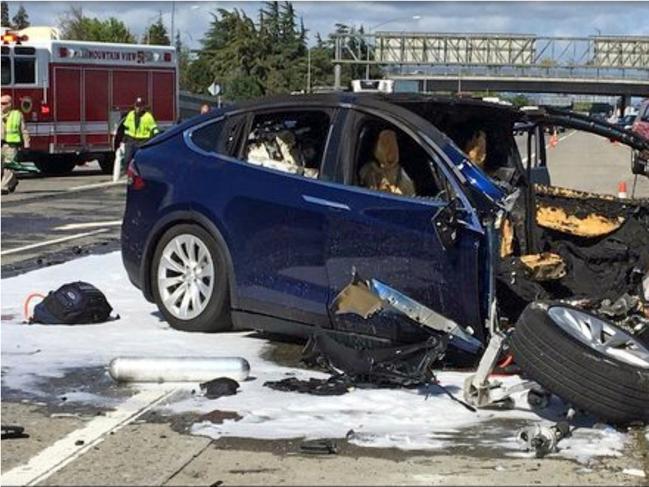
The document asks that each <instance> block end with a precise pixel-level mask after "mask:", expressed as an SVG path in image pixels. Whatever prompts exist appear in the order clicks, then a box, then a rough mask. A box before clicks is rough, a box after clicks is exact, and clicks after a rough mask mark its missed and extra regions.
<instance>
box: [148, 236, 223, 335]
mask: <svg viewBox="0 0 649 487" xmlns="http://www.w3.org/2000/svg"><path fill="white" fill-rule="evenodd" d="M190 252H191V253H190ZM210 265H211V267H210ZM192 266H193V267H192ZM210 269H211V271H210ZM181 271H182V272H181ZM150 277H151V284H152V286H151V289H152V291H153V297H154V300H155V302H156V304H157V305H158V309H159V310H160V312H161V313H162V315H163V316H164V318H165V319H166V320H167V322H168V323H169V324H170V325H171V326H172V327H173V328H175V329H177V330H181V331H190V332H219V331H228V330H231V329H232V320H231V317H230V300H229V286H228V271H227V267H226V260H225V257H224V254H223V251H222V250H221V248H220V246H219V245H218V244H217V242H216V240H215V239H214V238H213V237H212V236H211V235H210V234H209V233H208V232H207V231H206V230H205V229H203V228H202V227H199V226H197V225H191V224H181V225H176V226H174V227H172V228H171V229H169V230H167V231H166V232H165V233H164V235H163V236H162V238H161V239H160V241H159V243H158V246H157V247H156V250H155V253H154V255H153V260H152V262H151V276H150ZM169 283H172V284H169ZM176 283H177V285H176ZM182 286H185V287H184V288H183V289H181V287H182ZM192 286H193V287H192ZM208 289H209V292H208ZM196 294H197V297H196V298H194V296H196ZM186 295H187V296H189V297H186Z"/></svg>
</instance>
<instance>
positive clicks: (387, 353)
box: [303, 331, 447, 387]
mask: <svg viewBox="0 0 649 487" xmlns="http://www.w3.org/2000/svg"><path fill="white" fill-rule="evenodd" d="M446 346H447V337H446V336H443V335H431V336H430V337H429V338H428V339H427V340H426V341H424V342H421V343H415V344H410V345H401V346H386V347H383V346H381V347H379V346H375V347H372V348H370V347H368V346H367V345H365V344H360V343H359V342H355V341H354V340H353V339H349V340H346V343H343V338H342V337H339V336H336V335H333V334H329V333H328V332H326V331H319V332H318V333H316V334H314V335H313V336H312V337H311V338H310V339H309V342H308V343H307V345H306V347H305V351H304V355H305V356H304V359H303V360H304V361H305V362H306V363H307V364H309V365H318V366H320V367H324V368H325V369H326V370H329V371H330V372H331V373H332V374H334V376H336V375H343V376H345V378H346V382H348V383H349V384H353V385H355V386H356V387H363V386H372V387H377V386H378V387H414V386H418V385H422V384H431V383H435V382H436V380H435V374H434V372H433V364H434V363H435V362H437V361H438V360H439V359H440V358H441V357H442V356H443V355H444V352H445V351H446Z"/></svg>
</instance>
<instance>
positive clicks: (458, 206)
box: [432, 198, 462, 250]
mask: <svg viewBox="0 0 649 487" xmlns="http://www.w3.org/2000/svg"><path fill="white" fill-rule="evenodd" d="M461 211H462V202H461V201H460V200H459V199H458V198H454V199H452V200H451V201H449V202H448V204H446V205H444V206H443V207H441V208H440V209H439V210H438V211H437V213H435V216H433V218H432V223H433V227H434V228H435V234H436V235H437V238H438V240H439V242H440V243H441V244H442V247H444V249H446V250H448V249H450V248H452V247H454V246H455V243H456V242H457V239H458V228H459V226H460V225H459V221H460V220H459V214H460V213H461Z"/></svg>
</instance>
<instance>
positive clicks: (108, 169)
mask: <svg viewBox="0 0 649 487" xmlns="http://www.w3.org/2000/svg"><path fill="white" fill-rule="evenodd" d="M97 162H98V163H99V167H100V168H101V172H102V173H104V174H113V166H114V165H115V156H114V155H113V154H112V153H111V154H110V155H102V156H100V157H98V158H97Z"/></svg>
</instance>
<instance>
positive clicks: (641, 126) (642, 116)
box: [633, 100, 649, 138]
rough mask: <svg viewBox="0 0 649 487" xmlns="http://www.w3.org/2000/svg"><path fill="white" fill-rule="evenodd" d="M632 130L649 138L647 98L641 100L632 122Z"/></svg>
mask: <svg viewBox="0 0 649 487" xmlns="http://www.w3.org/2000/svg"><path fill="white" fill-rule="evenodd" d="M633 131H634V132H637V133H639V134H640V135H642V136H643V137H645V138H649V100H645V101H643V102H642V104H641V105H640V109H639V110H638V115H637V116H636V118H635V121H634V122H633Z"/></svg>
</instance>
